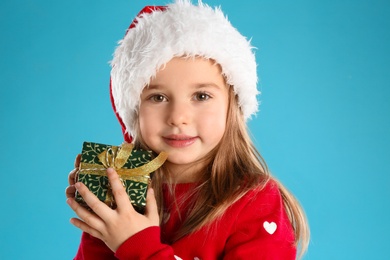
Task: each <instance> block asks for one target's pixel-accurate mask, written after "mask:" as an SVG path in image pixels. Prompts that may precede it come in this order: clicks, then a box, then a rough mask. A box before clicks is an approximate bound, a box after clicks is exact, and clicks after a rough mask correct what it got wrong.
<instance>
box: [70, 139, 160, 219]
mask: <svg viewBox="0 0 390 260" xmlns="http://www.w3.org/2000/svg"><path fill="white" fill-rule="evenodd" d="M133 148H134V146H133V144H129V143H123V144H122V145H121V146H112V145H106V144H98V143H92V142H84V143H83V149H82V152H81V160H80V166H79V170H78V172H77V173H76V182H82V183H84V184H85V185H86V186H87V187H88V189H89V190H90V191H91V192H92V193H93V194H95V195H96V197H98V198H99V200H101V201H103V202H104V203H106V204H107V205H108V206H110V207H111V208H116V203H115V198H114V197H113V194H112V190H111V188H110V183H109V181H108V177H107V173H106V169H107V168H114V169H115V170H116V171H117V173H118V175H119V178H120V180H121V181H122V184H123V186H124V187H125V190H126V193H127V194H128V196H129V199H130V201H131V204H132V205H133V206H134V209H135V210H137V211H138V212H140V213H143V212H144V208H145V205H146V192H147V188H148V184H149V181H150V173H152V172H154V171H155V170H157V169H158V168H159V167H161V165H162V164H163V163H164V162H165V160H166V159H167V154H166V153H165V152H161V153H160V154H159V155H158V156H157V157H156V158H154V159H153V153H152V152H151V151H145V150H142V149H133ZM75 199H76V201H77V202H78V203H80V205H82V206H84V207H86V208H89V207H88V205H87V204H86V203H85V201H84V199H83V198H82V197H81V195H80V194H79V193H78V192H77V191H76V194H75Z"/></svg>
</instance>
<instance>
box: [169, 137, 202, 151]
mask: <svg viewBox="0 0 390 260" xmlns="http://www.w3.org/2000/svg"><path fill="white" fill-rule="evenodd" d="M163 139H164V142H165V143H166V144H168V145H169V146H172V147H175V148H184V147H187V146H190V145H192V144H193V143H195V142H196V140H197V139H198V137H197V136H195V137H194V136H188V135H168V136H164V137H163Z"/></svg>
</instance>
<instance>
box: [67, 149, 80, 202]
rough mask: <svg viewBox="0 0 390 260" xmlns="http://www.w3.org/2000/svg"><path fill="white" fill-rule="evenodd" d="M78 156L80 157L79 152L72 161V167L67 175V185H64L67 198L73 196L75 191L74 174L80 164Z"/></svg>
mask: <svg viewBox="0 0 390 260" xmlns="http://www.w3.org/2000/svg"><path fill="white" fill-rule="evenodd" d="M80 158H81V154H78V155H77V156H76V159H75V161H74V169H73V170H72V171H71V172H70V173H69V175H68V183H69V186H68V187H66V189H65V195H66V197H67V198H74V196H75V192H76V188H75V187H74V184H75V175H76V172H77V171H78V168H79V165H80Z"/></svg>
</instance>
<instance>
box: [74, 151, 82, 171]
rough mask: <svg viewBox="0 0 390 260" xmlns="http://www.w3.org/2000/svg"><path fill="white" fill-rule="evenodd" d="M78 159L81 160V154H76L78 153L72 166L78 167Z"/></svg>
mask: <svg viewBox="0 0 390 260" xmlns="http://www.w3.org/2000/svg"><path fill="white" fill-rule="evenodd" d="M80 160H81V154H78V155H77V156H76V159H75V160H74V167H75V168H79V166H80Z"/></svg>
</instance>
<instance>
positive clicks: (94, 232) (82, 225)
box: [70, 218, 103, 239]
mask: <svg viewBox="0 0 390 260" xmlns="http://www.w3.org/2000/svg"><path fill="white" fill-rule="evenodd" d="M70 223H72V224H73V225H74V226H75V227H78V228H79V229H81V230H82V231H84V232H86V233H88V234H90V235H91V236H94V237H96V238H99V239H103V236H102V233H100V232H99V231H98V230H96V229H94V228H92V227H90V226H89V225H88V224H87V223H85V222H84V221H82V220H80V219H77V218H71V219H70Z"/></svg>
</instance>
